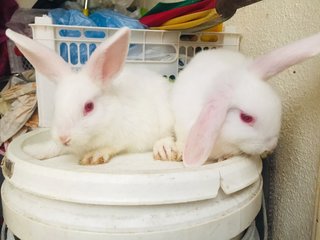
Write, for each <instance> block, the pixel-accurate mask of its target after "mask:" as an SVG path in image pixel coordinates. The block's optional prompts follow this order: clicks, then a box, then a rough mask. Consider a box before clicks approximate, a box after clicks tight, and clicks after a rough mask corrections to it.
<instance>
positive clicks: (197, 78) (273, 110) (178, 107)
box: [162, 34, 320, 166]
mask: <svg viewBox="0 0 320 240" xmlns="http://www.w3.org/2000/svg"><path fill="white" fill-rule="evenodd" d="M319 52H320V34H317V35H314V36H311V37H309V38H306V39H303V40H300V41H298V42H295V43H293V44H290V45H288V46H285V47H282V48H279V49H276V50H274V51H272V52H270V53H269V54H266V55H264V56H261V57H258V58H257V59H255V60H251V59H249V58H247V57H245V56H243V55H242V54H240V53H238V52H232V51H228V50H222V49H219V50H208V51H203V52H200V53H198V54H197V55H196V56H195V57H194V58H193V59H192V60H191V61H190V63H189V64H188V65H187V66H186V68H185V69H184V70H182V72H181V73H180V75H179V76H178V78H177V80H176V82H175V85H174V87H173V96H172V99H173V102H172V105H173V112H174V115H175V133H176V143H175V145H172V146H171V149H172V151H176V152H177V153H176V154H172V156H173V158H175V159H169V160H181V158H182V159H183V162H184V164H185V166H199V165H201V164H203V163H205V162H206V160H207V159H208V158H213V159H217V160H219V159H225V158H227V157H229V156H232V155H236V154H243V153H244V154H248V155H258V154H262V153H264V152H265V151H272V150H273V149H274V148H275V147H276V144H277V140H278V137H279V132H280V126H281V101H280V98H279V97H278V95H277V93H276V92H275V91H274V90H273V89H272V87H271V86H270V85H269V84H268V83H267V82H266V80H267V79H269V78H270V77H272V76H274V75H275V74H277V73H279V72H281V71H283V70H284V69H286V68H288V67H290V66H291V65H294V64H297V63H299V62H302V61H303V60H305V59H307V58H309V57H312V56H314V55H316V54H318V53H319ZM167 151H168V150H167ZM162 159H163V160H168V159H165V157H163V158H162Z"/></svg>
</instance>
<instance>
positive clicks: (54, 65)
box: [6, 29, 72, 81]
mask: <svg viewBox="0 0 320 240" xmlns="http://www.w3.org/2000/svg"><path fill="white" fill-rule="evenodd" d="M6 35H7V36H8V37H9V38H10V39H11V40H12V41H14V42H15V44H16V46H17V47H18V48H19V50H20V51H21V52H22V54H23V55H24V56H25V57H26V58H27V59H28V60H29V62H30V63H31V64H32V65H33V67H34V68H35V69H36V70H37V71H39V72H40V73H42V74H43V75H45V76H46V77H48V78H49V79H50V80H53V81H59V80H60V79H62V78H63V76H66V75H69V74H71V72H72V71H71V68H70V67H69V65H68V64H67V63H66V62H65V61H64V60H63V59H62V58H61V57H60V56H59V55H57V54H56V53H55V52H54V51H53V50H51V49H49V48H47V47H45V46H43V45H42V44H40V43H38V42H36V41H34V40H32V39H30V38H28V37H26V36H24V35H22V34H19V33H16V32H14V31H12V30H10V29H7V31H6Z"/></svg>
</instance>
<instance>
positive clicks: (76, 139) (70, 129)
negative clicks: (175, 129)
mask: <svg viewBox="0 0 320 240" xmlns="http://www.w3.org/2000/svg"><path fill="white" fill-rule="evenodd" d="M6 35H7V36H8V37H9V38H10V39H11V40H13V41H14V42H15V44H16V45H17V47H18V48H19V49H20V51H21V52H22V53H23V54H24V56H25V57H26V58H27V59H28V60H29V61H30V63H31V64H32V65H33V66H34V67H35V69H36V70H37V71H38V72H39V73H40V74H43V75H44V76H46V77H47V78H48V79H49V80H51V81H53V82H54V83H55V84H56V95H55V98H56V100H55V103H54V105H55V112H54V120H53V126H52V133H53V137H54V138H55V139H56V140H58V141H60V142H61V143H62V144H64V145H67V146H75V147H81V146H83V145H85V144H86V143H88V142H89V141H90V139H91V138H93V137H95V135H96V134H98V133H99V132H100V131H101V130H100V129H99V128H100V127H101V124H102V123H103V124H107V123H108V121H110V119H111V117H112V115H113V114H114V112H113V111H114V106H113V102H112V99H113V98H112V97H113V96H112V94H113V93H112V89H111V88H112V87H111V84H110V82H111V81H112V80H113V79H114V78H116V77H117V75H118V74H120V72H121V70H122V68H123V65H124V62H125V58H126V55H127V52H128V44H129V38H130V30H129V29H128V28H122V29H120V30H118V31H117V32H116V33H115V34H113V35H112V36H111V37H109V38H108V39H107V40H106V41H104V42H103V43H101V44H100V45H99V46H98V47H97V49H96V50H95V51H94V52H93V53H92V55H91V56H90V58H89V60H88V61H87V63H86V64H85V65H84V66H83V68H82V69H81V70H80V71H78V72H74V71H72V70H71V67H70V66H69V64H67V63H66V62H65V61H64V60H63V59H62V58H61V57H60V56H59V55H57V54H56V53H55V52H54V51H52V50H51V49H49V48H47V47H45V46H43V45H41V44H40V43H38V42H36V41H34V40H32V39H30V38H28V37H25V36H23V35H21V34H18V33H15V32H13V31H12V30H9V29H8V30H7V31H6ZM109 100H110V101H109ZM106 116H107V117H106ZM108 116H109V117H108ZM102 118H103V121H101V119H102ZM108 118H110V119H108Z"/></svg>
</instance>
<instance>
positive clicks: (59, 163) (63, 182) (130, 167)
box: [3, 129, 262, 205]
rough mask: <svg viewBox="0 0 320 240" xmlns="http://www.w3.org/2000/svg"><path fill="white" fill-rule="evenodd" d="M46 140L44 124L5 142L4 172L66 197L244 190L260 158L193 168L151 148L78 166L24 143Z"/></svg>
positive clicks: (194, 197)
mask: <svg viewBox="0 0 320 240" xmlns="http://www.w3.org/2000/svg"><path fill="white" fill-rule="evenodd" d="M49 139H50V132H49V130H48V129H38V130H36V131H32V132H29V133H27V134H25V135H22V136H20V137H18V138H16V139H15V140H13V141H12V142H11V144H10V145H9V148H8V151H7V156H6V160H5V162H4V165H3V173H4V176H5V178H6V180H7V181H8V182H9V183H10V184H12V185H14V186H15V187H17V188H20V189H22V190H24V191H27V192H30V193H33V194H35V195H38V196H44V197H47V198H50V199H57V200H62V201H69V202H79V203H80V202H81V203H88V204H109V205H153V204H168V203H182V202H190V201H198V200H205V199H211V198H215V197H216V196H217V194H218V190H219V189H220V188H221V189H222V190H223V191H224V192H225V193H226V194H232V193H234V192H237V191H239V190H241V189H244V188H246V187H248V186H249V185H251V184H252V183H254V182H256V181H257V180H258V179H259V176H260V173H261V170H262V162H261V159H260V158H259V157H257V158H252V159H250V158H246V157H242V156H237V157H232V158H229V159H227V160H225V161H222V162H218V163H209V164H205V165H203V166H201V167H197V168H185V167H184V166H183V164H182V163H181V162H166V161H157V160H154V159H153V157H152V153H142V154H141V153H139V154H126V155H119V156H116V157H114V158H112V159H111V161H110V162H109V163H106V164H102V165H89V166H83V165H79V163H78V159H77V158H76V157H75V156H73V155H62V156H59V157H55V158H51V159H47V160H43V161H41V160H38V159H34V158H32V157H31V156H29V155H27V154H26V153H25V152H24V151H23V150H22V146H23V145H24V144H28V142H42V141H48V140H49Z"/></svg>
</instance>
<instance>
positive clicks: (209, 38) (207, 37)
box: [200, 23, 223, 42]
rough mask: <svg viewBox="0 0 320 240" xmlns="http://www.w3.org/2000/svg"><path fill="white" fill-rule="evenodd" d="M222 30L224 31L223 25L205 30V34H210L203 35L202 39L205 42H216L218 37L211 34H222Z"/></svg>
mask: <svg viewBox="0 0 320 240" xmlns="http://www.w3.org/2000/svg"><path fill="white" fill-rule="evenodd" d="M222 30H223V23H220V24H219V25H217V26H214V27H211V28H208V29H206V30H203V32H209V34H205V33H204V34H202V35H201V37H200V39H201V41H203V42H216V41H218V36H217V35H214V34H210V33H211V32H212V33H214V32H222Z"/></svg>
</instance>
